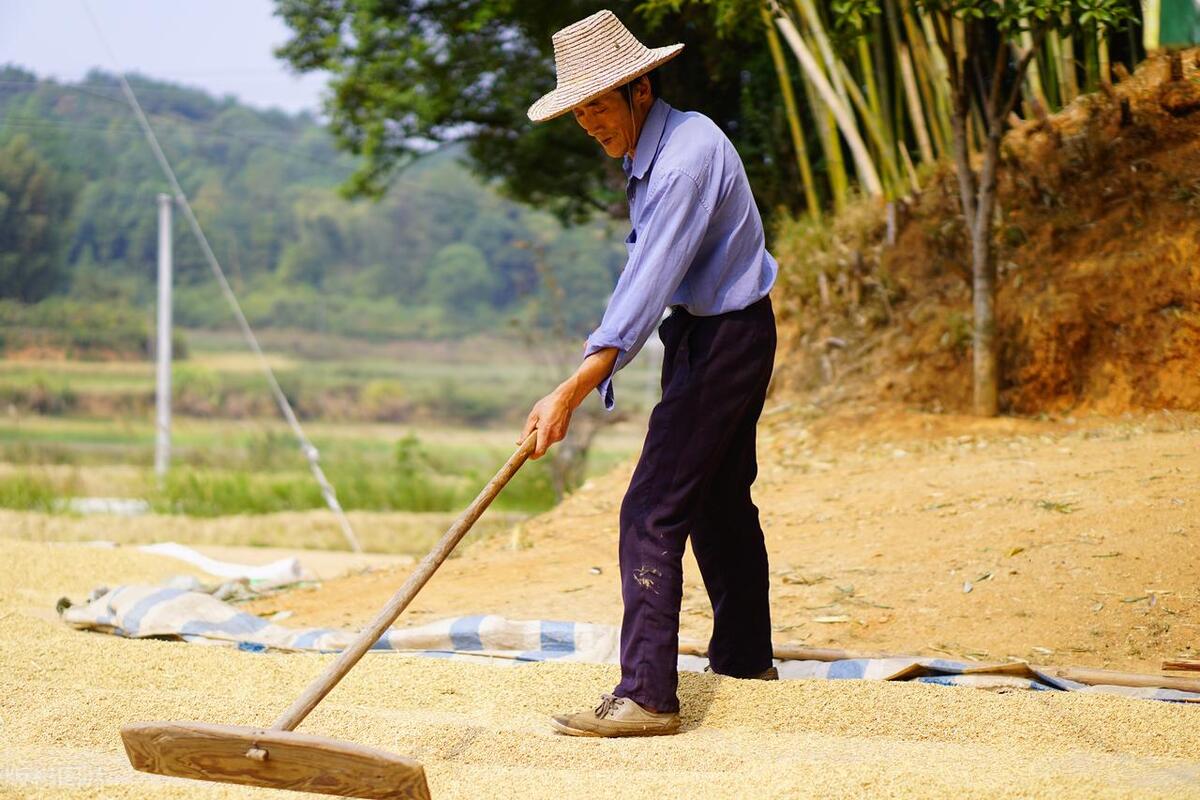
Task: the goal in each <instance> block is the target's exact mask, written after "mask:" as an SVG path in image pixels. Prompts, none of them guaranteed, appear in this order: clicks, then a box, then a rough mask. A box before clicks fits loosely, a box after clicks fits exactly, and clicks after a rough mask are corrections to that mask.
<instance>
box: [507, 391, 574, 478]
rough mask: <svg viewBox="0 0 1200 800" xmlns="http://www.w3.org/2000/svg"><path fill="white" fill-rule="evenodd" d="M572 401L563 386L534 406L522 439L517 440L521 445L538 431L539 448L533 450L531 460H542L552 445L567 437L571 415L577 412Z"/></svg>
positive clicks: (526, 419)
mask: <svg viewBox="0 0 1200 800" xmlns="http://www.w3.org/2000/svg"><path fill="white" fill-rule="evenodd" d="M563 385H564V386H565V385H566V384H563ZM571 399H572V398H571V397H570V396H569V395H568V394H567V393H566V392H564V391H563V386H559V387H558V388H557V389H555V390H554V391H553V392H551V393H550V394H548V395H546V396H545V397H543V398H542V399H541V400H538V401H537V402H536V403H534V404H533V410H532V411H530V412H529V416H528V417H526V418H525V428H524V429H523V430H522V431H521V438H519V439H517V444H520V443H521V442H523V441H525V438H526V437H527V436H529V434H530V433H531V432H533V430H534V429H536V430H537V446H536V447H534V448H533V453H532V454H531V455H530V458H532V459H534V460H537V459H539V458H541V457H542V456H544V455H545V454H546V451H547V450H549V449H550V445H552V444H554V443H555V442H561V441H562V440H563V438H564V437H566V435H567V428H568V427H569V426H570V424H571V414H573V413H574V412H575V406H573V405H572V404H571Z"/></svg>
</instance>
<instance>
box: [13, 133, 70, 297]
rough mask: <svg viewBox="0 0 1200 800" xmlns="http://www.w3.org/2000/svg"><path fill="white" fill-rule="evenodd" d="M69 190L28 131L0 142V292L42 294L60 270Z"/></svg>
mask: <svg viewBox="0 0 1200 800" xmlns="http://www.w3.org/2000/svg"><path fill="white" fill-rule="evenodd" d="M70 210H71V193H70V191H69V190H68V188H67V187H66V185H65V183H64V181H63V179H62V177H61V176H60V175H59V173H58V172H57V171H55V170H54V169H53V168H52V167H51V166H50V165H49V164H48V163H47V162H46V160H45V159H44V158H42V157H41V156H40V155H39V154H38V153H37V151H35V150H34V149H33V146H32V144H31V143H30V140H29V137H28V136H24V135H20V136H16V137H14V138H13V139H12V140H11V141H9V143H8V144H6V145H4V146H3V147H2V148H0V296H2V297H8V298H15V299H17V300H21V301H23V302H26V303H32V302H34V301H36V300H40V299H42V298H43V297H45V296H46V295H48V294H50V293H51V292H52V291H54V289H55V288H56V287H57V286H58V284H59V282H60V281H61V279H62V277H63V275H64V272H65V271H64V268H63V266H64V265H63V258H62V253H63V245H64V244H65V242H66V237H65V235H64V233H63V228H64V226H65V224H66V221H67V217H68V214H69V213H70Z"/></svg>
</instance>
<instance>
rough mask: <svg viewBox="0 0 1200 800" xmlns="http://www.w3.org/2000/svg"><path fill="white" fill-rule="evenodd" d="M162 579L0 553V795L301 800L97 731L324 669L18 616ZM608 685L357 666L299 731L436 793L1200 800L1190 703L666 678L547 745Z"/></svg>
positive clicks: (290, 693) (454, 666)
mask: <svg viewBox="0 0 1200 800" xmlns="http://www.w3.org/2000/svg"><path fill="white" fill-rule="evenodd" d="M179 571H180V570H179V565H178V564H177V563H176V562H170V561H169V560H166V559H159V558H157V557H154V556H150V555H148V554H144V553H136V552H130V551H125V550H115V551H112V550H109V551H101V550H94V549H91V548H85V547H79V546H72V547H55V546H51V545H45V544H30V543H24V542H13V541H7V540H0V617H2V618H0V797H22V798H25V797H32V798H37V797H47V798H49V797H54V798H85V797H89V798H90V797H97V796H103V797H107V798H117V799H118V800H123V799H124V798H160V797H167V798H174V797H180V798H184V797H187V798H192V797H196V798H210V797H212V798H217V797H221V798H248V797H256V798H257V797H261V798H270V797H274V798H285V797H288V796H292V797H300V796H302V795H294V794H291V793H281V792H273V791H265V790H256V789H250V788H246V787H238V786H225V785H220V784H204V783H196V782H185V781H180V780H177V779H166V778H160V777H156V776H147V775H141V774H138V773H135V772H133V771H132V770H131V769H129V768H128V766H127V765H126V763H125V760H124V755H123V753H122V750H121V744H120V740H119V738H118V736H117V729H118V727H119V726H120V724H121V723H123V722H126V721H129V720H146V719H195V720H200V721H206V722H228V723H233V724H267V723H269V722H270V721H271V720H272V719H274V717H275V716H276V715H277V714H278V713H279V712H280V711H281V710H282V709H283V708H284V707H285V706H286V705H287V704H288V703H289V702H290V701H291V700H292V699H293V698H294V697H295V696H296V695H297V694H298V693H299V692H300V691H301V690H302V689H303V687H304V686H305V685H306V684H307V683H308V681H309V680H311V679H312V678H313V677H314V676H315V675H316V674H317V673H318V671H319V670H320V669H321V667H322V666H323V665H325V664H327V663H328V661H329V657H328V656H320V655H284V654H251V653H240V652H234V651H229V650H226V649H223V648H209V647H199V646H192V645H185V644H178V643H171V642H159V641H141V640H139V641H128V640H122V639H118V638H115V637H109V636H100V635H95V634H86V633H80V632H76V631H72V630H70V629H68V628H67V627H66V626H64V625H62V624H61V623H59V622H57V621H56V620H54V619H52V618H45V615H42V616H39V615H38V614H37V613H35V612H36V604H37V603H52V602H53V598H54V597H56V596H57V595H59V594H63V593H68V594H70V593H72V592H74V593H75V594H78V593H79V592H80V591H86V588H88V587H89V585H90V583H96V582H100V579H101V578H103V580H104V581H107V582H110V583H116V582H118V581H120V580H133V579H140V580H147V579H155V578H161V577H165V576H167V575H170V574H175V573H177V572H179ZM93 575H94V578H89V576H93ZM31 604H33V605H31ZM6 612H7V613H8V616H3V615H4V614H5V613H6ZM616 679H617V670H616V669H615V668H614V667H612V666H604V665H585V664H561V663H560V664H556V663H546V664H538V665H531V666H525V667H514V668H500V667H493V666H489V665H481V664H474V663H462V662H452V661H445V660H439V659H422V658H406V657H401V656H395V655H371V656H369V657H368V658H367V659H365V660H364V661H363V662H362V663H361V664H360V665H359V666H358V667H356V668H355V669H354V670H353V671H352V672H351V673H350V674H349V676H348V677H347V678H346V680H345V681H344V682H343V684H342V685H341V686H339V687H338V688H337V689H336V690H334V692H333V693H332V694H330V696H329V697H328V698H327V699H326V701H325V702H323V703H322V704H321V705H320V706H318V707H317V709H316V710H315V711H314V712H313V714H312V716H311V717H310V718H309V719H308V720H306V721H305V722H304V723H303V724H302V725H301V728H300V730H302V731H308V732H312V733H320V734H322V735H328V736H332V737H336V738H339V739H346V740H349V741H354V742H359V743H362V744H366V745H371V746H375V747H381V748H384V749H386V750H390V751H392V752H397V753H402V754H406V755H410V756H413V757H415V758H417V759H419V760H421V761H422V762H423V763H424V764H425V767H426V770H427V773H428V775H429V781H430V786H431V788H432V791H433V796H434V797H436V798H438V799H439V800H443V798H480V797H521V798H564V797H573V796H578V797H639V796H650V795H658V796H660V797H684V796H703V797H706V798H708V797H719V798H725V797H728V798H733V797H747V798H762V797H789V796H828V797H873V798H875V797H881V798H906V797H929V796H937V795H941V796H954V797H967V798H974V797H980V798H982V797H989V798H994V797H998V796H1006V797H1014V796H1019V797H1047V798H1050V797H1054V798H1109V797H1114V798H1115V797H1130V796H1136V797H1139V798H1153V797H1164V798H1165V797H1173V798H1187V797H1197V798H1200V761H1198V760H1197V758H1198V756H1197V754H1200V725H1197V722H1198V721H1200V709H1197V708H1195V707H1191V706H1184V705H1175V704H1167V703H1155V702H1149V701H1143V700H1129V699H1125V698H1119V697H1103V696H1096V695H1083V694H1066V693H1049V692H1047V693H1014V694H1008V695H996V694H990V693H986V692H982V691H979V690H975V689H966V688H958V687H938V686H927V685H920V684H888V683H873V682H866V681H782V682H778V683H760V682H748V681H734V680H728V679H720V678H716V677H714V676H710V675H699V674H686V675H684V676H683V679H682V684H681V688H680V693H681V698H682V700H683V703H684V729H683V733H681V734H680V735H678V736H674V737H659V738H652V739H639V740H597V739H573V738H569V737H561V736H558V735H556V734H554V733H552V732H551V731H550V729H549V727H548V725H547V724H546V718H547V716H548V715H549V714H552V713H555V712H558V711H564V710H572V709H576V708H579V707H582V706H584V705H587V704H591V703H593V702H594V701H595V698H596V697H597V695H598V694H599V693H600V692H602V691H606V690H608V689H610V688H611V687H612V685H613V683H614V682H615V681H616Z"/></svg>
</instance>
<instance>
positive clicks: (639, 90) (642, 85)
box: [633, 75, 651, 102]
mask: <svg viewBox="0 0 1200 800" xmlns="http://www.w3.org/2000/svg"><path fill="white" fill-rule="evenodd" d="M633 91H634V92H635V94H636V95H637V99H638V100H641V101H643V102H645V101H646V100H648V99H650V96H651V95H650V78H649V76H647V75H643V76H642V77H640V78H638V79H637V83H635V84H634V86H633Z"/></svg>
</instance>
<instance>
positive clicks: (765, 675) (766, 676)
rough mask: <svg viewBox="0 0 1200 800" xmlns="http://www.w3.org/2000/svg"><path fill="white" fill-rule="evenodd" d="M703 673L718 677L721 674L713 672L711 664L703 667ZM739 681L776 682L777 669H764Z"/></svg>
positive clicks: (730, 676) (777, 678) (729, 676)
mask: <svg viewBox="0 0 1200 800" xmlns="http://www.w3.org/2000/svg"><path fill="white" fill-rule="evenodd" d="M704 671H705V672H711V673H712V674H713V675H720V674H721V673H720V672H716V671H714V670H713V668H712V665H711V664H709V665H705V667H704ZM725 677H727V678H733V677H737V676H735V675H726V676H725ZM741 680H747V681H777V680H779V670H778V669H777V668H775V667H767V668H766V669H764V670H763V671H762V672H760V673H758V674H757V675H747V676H746V677H745V678H742V679H741Z"/></svg>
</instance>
